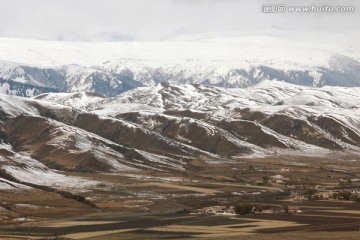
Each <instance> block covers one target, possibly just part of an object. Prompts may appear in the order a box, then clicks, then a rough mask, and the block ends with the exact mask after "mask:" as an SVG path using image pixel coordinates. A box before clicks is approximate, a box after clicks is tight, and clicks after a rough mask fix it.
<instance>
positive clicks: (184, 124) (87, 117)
mask: <svg viewBox="0 0 360 240" xmlns="http://www.w3.org/2000/svg"><path fill="white" fill-rule="evenodd" d="M359 91H360V89H359V88H343V87H322V88H312V87H305V86H298V85H293V84H288V83H285V82H273V81H263V82H262V83H260V84H258V85H255V86H253V87H249V88H247V89H241V88H234V89H224V88H220V87H213V86H204V85H198V84H195V85H173V84H169V83H162V84H158V85H156V86H150V87H139V88H136V89H133V90H130V91H127V92H125V93H122V94H120V95H119V96H116V97H111V98H106V97H103V96H100V95H97V94H94V93H84V92H81V93H79V92H78V93H45V94H41V95H39V96H37V97H36V98H35V99H31V98H24V97H18V96H9V95H6V94H0V126H1V129H0V151H1V156H0V177H1V178H4V179H6V181H12V182H15V183H21V184H23V183H24V182H28V181H32V180H30V179H33V180H34V182H35V183H36V184H39V185H46V186H50V187H53V186H55V185H57V186H60V187H69V186H70V185H69V181H70V182H74V183H79V182H81V184H79V186H84V185H86V184H95V183H93V182H91V181H90V182H87V181H86V180H84V179H75V178H68V177H65V176H66V173H67V172H105V173H124V172H134V171H135V172H137V171H143V170H146V171H150V170H151V171H161V172H186V171H191V164H190V162H191V161H192V160H194V159H204V160H206V161H228V160H232V159H234V158H238V157H264V156H272V155H277V156H278V155H279V154H280V155H286V156H288V155H292V154H296V155H298V154H301V155H309V154H310V155H322V156H329V155H328V154H333V153H338V154H353V155H357V154H358V152H359V149H360V121H359V119H360V113H359V111H358V110H359V108H360V97H359V94H358V92H359ZM20 159H26V161H21V160H20ZM189 164H190V165H189ZM39 176H41V177H39ZM48 178H49V179H48ZM63 181H65V182H64V183H63ZM15 183H14V184H15Z"/></svg>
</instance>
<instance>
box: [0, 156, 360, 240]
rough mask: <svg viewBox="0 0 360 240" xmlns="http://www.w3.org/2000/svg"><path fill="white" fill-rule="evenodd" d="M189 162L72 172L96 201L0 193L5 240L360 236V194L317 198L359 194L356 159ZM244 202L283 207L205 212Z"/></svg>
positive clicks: (29, 191) (27, 191)
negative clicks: (168, 168) (89, 182)
mask: <svg viewBox="0 0 360 240" xmlns="http://www.w3.org/2000/svg"><path fill="white" fill-rule="evenodd" d="M187 168H192V171H191V173H190V171H187V172H186V174H185V173H184V174H181V173H179V174H177V175H175V174H168V173H165V172H164V173H162V174H159V173H154V172H145V171H144V172H137V173H122V174H115V173H114V174H90V173H67V174H68V175H71V176H81V177H84V178H90V179H93V180H97V181H96V182H99V183H98V184H96V185H94V186H92V187H90V188H87V189H84V190H83V191H81V192H79V191H78V192H75V193H76V194H79V195H82V196H84V197H86V199H88V200H89V201H91V202H92V203H94V204H96V206H97V207H94V206H89V205H86V204H84V203H82V202H79V201H76V200H74V199H70V198H64V197H63V196H61V195H59V194H57V193H54V192H45V191H42V190H41V189H34V188H27V189H17V190H12V191H9V190H6V189H3V190H0V239H109V240H110V239H198V238H201V239H248V235H251V239H265V238H266V239H270V240H271V239H338V238H339V237H340V236H341V238H344V237H346V239H358V238H359V236H360V235H359V230H360V203H359V202H357V200H356V199H352V200H346V199H341V198H337V199H335V198H334V199H333V198H332V197H329V198H323V197H322V199H320V198H318V197H315V196H320V195H321V196H325V195H326V193H327V192H332V193H341V192H343V191H348V192H352V193H353V194H354V193H356V194H357V191H358V189H360V182H359V183H358V182H357V181H358V179H359V178H360V171H359V163H358V160H357V158H356V156H344V155H343V154H339V155H336V154H332V156H322V157H309V156H276V157H265V158H238V159H233V160H232V161H228V162H223V163H218V162H207V161H203V160H194V161H192V162H189V163H188V166H187ZM349 180H350V181H349ZM309 189H311V191H310V190H309ZM67 190H68V191H70V190H71V189H67ZM309 192H311V194H310V195H306V194H305V195H304V193H309ZM304 196H306V197H304ZM241 203H249V204H253V205H262V206H265V205H266V206H269V207H270V209H276V211H275V210H274V212H267V213H265V212H252V213H250V214H246V215H221V214H206V213H204V212H201V211H199V209H203V208H205V207H210V208H211V207H213V206H236V205H238V204H241ZM285 206H286V208H288V209H290V208H294V209H295V208H296V209H299V210H301V211H298V212H290V213H286V212H285V211H283V210H281V209H285ZM279 209H280V210H279ZM264 234H265V235H264Z"/></svg>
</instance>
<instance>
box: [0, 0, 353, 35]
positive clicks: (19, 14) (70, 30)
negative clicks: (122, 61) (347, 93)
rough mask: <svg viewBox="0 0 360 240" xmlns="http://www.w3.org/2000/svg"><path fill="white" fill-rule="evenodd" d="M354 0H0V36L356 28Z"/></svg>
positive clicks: (169, 33) (317, 30)
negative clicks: (268, 8)
mask: <svg viewBox="0 0 360 240" xmlns="http://www.w3.org/2000/svg"><path fill="white" fill-rule="evenodd" d="M359 2H360V1H356V0H326V1H325V0H287V1H286V0H0V37H19V38H34V39H49V40H77V41H99V40H100V41H114V40H115V41H119V40H134V41H147V40H151V41H152V40H163V39H168V38H174V37H176V36H179V35H188V34H203V33H212V34H214V35H216V34H220V33H224V32H236V33H240V34H241V33H252V32H254V33H255V32H256V33H271V32H274V31H275V32H276V31H283V32H286V31H289V30H293V31H304V30H306V31H316V32H339V33H340V32H343V31H354V30H359V28H360V24H359V22H360V12H359V9H360V4H359ZM272 3H279V4H280V3H281V4H288V5H307V4H309V5H311V4H316V5H322V4H326V5H334V6H338V5H341V6H342V5H347V6H355V12H354V13H278V14H269V13H262V12H261V6H262V4H272Z"/></svg>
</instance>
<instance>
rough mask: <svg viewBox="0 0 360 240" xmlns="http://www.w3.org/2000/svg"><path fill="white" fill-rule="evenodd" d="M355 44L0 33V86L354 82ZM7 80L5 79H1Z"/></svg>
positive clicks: (25, 89)
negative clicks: (58, 38) (65, 38)
mask: <svg viewBox="0 0 360 240" xmlns="http://www.w3.org/2000/svg"><path fill="white" fill-rule="evenodd" d="M359 49H360V46H359V43H358V42H356V41H350V40H349V42H348V43H343V44H338V43H331V41H330V42H329V43H321V42H319V41H315V40H312V41H310V40H309V41H308V42H303V41H302V42H301V41H298V40H295V39H290V38H288V39H287V38H282V37H270V36H241V37H227V38H225V37H223V38H196V39H187V40H172V41H170V40H168V41H163V42H111V43H101V42H87V43H81V42H53V41H36V40H19V39H0V60H1V63H0V79H2V80H1V82H0V86H1V87H0V90H1V91H2V92H3V93H9V94H15V95H22V96H33V95H37V94H39V93H44V92H53V91H59V92H75V91H87V92H95V93H98V94H101V95H104V96H108V97H109V96H116V95H119V94H120V93H122V92H125V91H128V90H131V89H134V88H136V87H139V86H144V85H145V86H154V85H156V84H158V83H161V82H169V83H172V84H203V85H209V86H219V87H230V88H236V87H241V88H243V87H249V86H253V85H255V84H257V83H259V82H261V81H264V80H279V81H285V82H288V83H293V84H298V85H303V86H313V87H321V86H346V87H355V86H360V78H359V77H358V76H359V75H360V63H359V60H360V56H359V54H358V53H359ZM6 81H8V82H6Z"/></svg>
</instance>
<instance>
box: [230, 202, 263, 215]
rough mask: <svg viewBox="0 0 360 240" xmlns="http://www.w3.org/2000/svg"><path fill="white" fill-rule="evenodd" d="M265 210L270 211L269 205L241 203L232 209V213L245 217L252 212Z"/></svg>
mask: <svg viewBox="0 0 360 240" xmlns="http://www.w3.org/2000/svg"><path fill="white" fill-rule="evenodd" d="M267 209H270V206H269V205H259V204H250V203H242V204H239V205H236V206H235V207H234V212H235V213H236V214H240V215H245V214H249V213H252V212H262V211H263V210H267Z"/></svg>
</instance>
